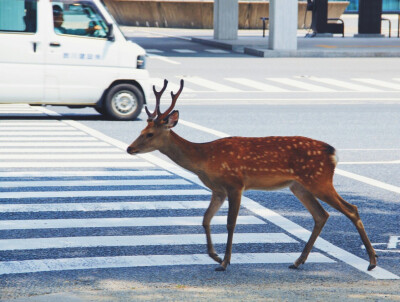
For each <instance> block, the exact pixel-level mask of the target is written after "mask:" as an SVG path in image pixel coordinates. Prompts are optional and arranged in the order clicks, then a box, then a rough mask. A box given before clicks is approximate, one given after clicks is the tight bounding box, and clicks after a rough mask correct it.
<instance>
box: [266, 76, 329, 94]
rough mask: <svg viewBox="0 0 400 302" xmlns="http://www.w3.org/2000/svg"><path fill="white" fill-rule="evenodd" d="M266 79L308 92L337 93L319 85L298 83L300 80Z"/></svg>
mask: <svg viewBox="0 0 400 302" xmlns="http://www.w3.org/2000/svg"><path fill="white" fill-rule="evenodd" d="M266 79H267V80H269V81H274V82H277V83H280V84H284V85H288V86H293V87H296V88H300V89H302V90H308V91H314V92H334V91H335V90H333V89H330V88H326V87H322V86H317V85H313V84H310V83H307V82H305V81H298V80H293V79H290V78H266Z"/></svg>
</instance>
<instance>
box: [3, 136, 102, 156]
mask: <svg viewBox="0 0 400 302" xmlns="http://www.w3.org/2000/svg"><path fill="white" fill-rule="evenodd" d="M109 146H110V145H109V144H107V143H105V142H46V139H45V138H43V140H42V141H37V142H2V143H1V148H2V149H1V151H0V152H2V153H3V152H7V150H9V149H7V148H4V147H40V148H43V147H76V148H79V147H109ZM3 148H4V149H3ZM3 150H6V151H3ZM20 150H21V149H20ZM60 150H62V149H60ZM76 150H77V149H76ZM22 151H23V152H25V153H26V149H22ZM29 152H31V150H29Z"/></svg>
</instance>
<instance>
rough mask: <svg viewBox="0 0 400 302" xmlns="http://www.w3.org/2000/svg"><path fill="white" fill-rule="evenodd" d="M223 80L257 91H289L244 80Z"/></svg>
mask: <svg viewBox="0 0 400 302" xmlns="http://www.w3.org/2000/svg"><path fill="white" fill-rule="evenodd" d="M225 80H228V81H231V82H234V83H235V84H240V85H244V86H248V87H251V88H254V89H257V90H261V91H265V92H288V91H289V90H287V89H283V88H280V87H277V86H273V85H269V84H266V83H263V82H258V81H254V80H250V79H246V78H225Z"/></svg>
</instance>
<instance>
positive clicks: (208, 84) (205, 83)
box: [184, 77, 243, 92]
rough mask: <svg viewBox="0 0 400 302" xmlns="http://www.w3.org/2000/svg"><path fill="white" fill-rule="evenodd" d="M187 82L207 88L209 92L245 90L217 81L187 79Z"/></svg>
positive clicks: (195, 78) (198, 78)
mask: <svg viewBox="0 0 400 302" xmlns="http://www.w3.org/2000/svg"><path fill="white" fill-rule="evenodd" d="M184 80H185V82H189V83H192V84H195V85H198V86H202V87H205V88H207V89H208V90H214V91H220V92H222V91H223V92H242V91H243V90H240V89H237V88H234V87H231V86H227V85H223V84H219V83H216V82H215V81H211V80H207V79H204V78H201V77H185V78H184Z"/></svg>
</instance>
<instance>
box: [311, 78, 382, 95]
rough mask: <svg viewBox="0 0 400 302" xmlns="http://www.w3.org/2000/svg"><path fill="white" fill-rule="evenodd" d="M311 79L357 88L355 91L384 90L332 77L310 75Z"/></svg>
mask: <svg viewBox="0 0 400 302" xmlns="http://www.w3.org/2000/svg"><path fill="white" fill-rule="evenodd" d="M309 79H310V80H312V81H315V82H319V83H324V84H328V85H333V86H338V87H341V88H345V89H350V90H355V91H361V92H379V91H382V90H380V89H376V88H372V87H369V86H364V85H359V84H354V83H349V82H345V81H340V80H336V79H331V78H317V77H310V78H309Z"/></svg>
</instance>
